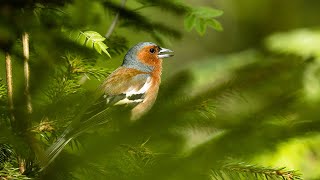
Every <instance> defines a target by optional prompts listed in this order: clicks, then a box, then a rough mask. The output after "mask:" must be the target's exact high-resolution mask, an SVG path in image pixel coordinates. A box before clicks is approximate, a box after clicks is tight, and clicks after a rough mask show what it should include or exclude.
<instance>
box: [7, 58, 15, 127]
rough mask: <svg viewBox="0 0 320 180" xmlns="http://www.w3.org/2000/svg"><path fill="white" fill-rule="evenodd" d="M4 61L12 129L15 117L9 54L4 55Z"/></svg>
mask: <svg viewBox="0 0 320 180" xmlns="http://www.w3.org/2000/svg"><path fill="white" fill-rule="evenodd" d="M5 59H6V80H7V93H8V106H9V111H10V122H11V126H12V127H14V123H15V117H14V113H13V110H14V106H13V81H12V62H11V56H10V54H9V52H6V53H5Z"/></svg>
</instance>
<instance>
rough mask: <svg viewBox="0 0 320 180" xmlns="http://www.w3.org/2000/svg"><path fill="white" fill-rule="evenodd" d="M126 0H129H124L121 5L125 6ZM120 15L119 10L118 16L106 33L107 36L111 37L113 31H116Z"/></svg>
mask: <svg viewBox="0 0 320 180" xmlns="http://www.w3.org/2000/svg"><path fill="white" fill-rule="evenodd" d="M126 2H127V0H122V2H121V7H124V6H125V4H126ZM119 15H120V12H117V14H116V16H115V17H114V19H113V21H112V23H111V25H110V27H109V30H108V32H107V33H106V35H105V37H106V38H109V37H110V36H111V34H112V32H113V31H114V29H115V27H116V25H117V23H118V20H119Z"/></svg>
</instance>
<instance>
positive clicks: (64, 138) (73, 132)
mask: <svg viewBox="0 0 320 180" xmlns="http://www.w3.org/2000/svg"><path fill="white" fill-rule="evenodd" d="M172 56H173V51H172V50H170V49H166V48H163V47H160V46H158V45H157V44H155V43H153V42H140V43H138V44H136V45H134V46H133V47H132V48H130V49H129V50H128V52H127V53H126V55H125V56H124V59H123V62H122V65H121V66H120V67H118V68H117V69H116V70H114V71H113V72H112V73H111V74H110V75H109V76H108V77H107V78H106V79H105V80H104V81H103V83H102V84H101V85H100V86H99V87H98V88H97V91H96V92H95V95H94V97H95V98H94V99H95V100H94V103H92V105H91V106H90V107H88V108H87V109H86V110H84V111H85V113H84V115H80V117H79V118H78V119H79V121H74V122H72V123H71V124H70V125H69V126H68V127H67V128H66V130H65V131H64V132H63V133H62V135H61V136H60V137H59V138H58V139H57V141H56V142H55V143H53V144H52V145H51V146H50V147H49V148H48V149H47V150H46V151H45V153H44V155H42V158H41V159H42V162H41V163H42V170H43V169H45V168H46V167H47V166H48V165H49V164H50V163H51V162H52V161H53V160H54V159H55V158H56V157H57V156H58V154H59V153H60V152H61V151H62V150H63V148H64V147H65V146H66V145H67V144H68V143H69V142H70V141H71V140H72V139H74V138H75V137H77V136H79V135H80V134H81V133H82V132H84V131H86V130H87V129H89V128H90V127H93V126H95V125H97V124H101V123H105V122H107V121H108V115H109V114H111V111H110V108H109V107H117V106H118V107H119V108H120V107H121V106H119V105H130V107H131V108H132V109H131V112H130V120H131V121H135V120H137V119H139V118H141V117H142V116H143V115H145V114H146V113H147V112H148V111H149V110H150V109H151V108H152V106H153V104H154V103H155V101H156V98H157V95H158V91H159V86H160V83H161V74H162V60H163V59H164V58H169V57H172Z"/></svg>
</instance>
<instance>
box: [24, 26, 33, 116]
mask: <svg viewBox="0 0 320 180" xmlns="http://www.w3.org/2000/svg"><path fill="white" fill-rule="evenodd" d="M22 46H23V57H24V64H23V65H24V83H25V85H24V88H25V89H24V93H25V95H26V100H27V102H26V105H27V112H28V114H31V113H32V104H31V95H30V69H29V57H30V55H29V34H28V33H26V32H24V33H23V34H22Z"/></svg>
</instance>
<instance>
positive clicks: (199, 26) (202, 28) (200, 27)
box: [195, 19, 207, 36]
mask: <svg viewBox="0 0 320 180" xmlns="http://www.w3.org/2000/svg"><path fill="white" fill-rule="evenodd" d="M195 27H196V30H197V32H198V33H199V34H200V35H201V36H202V35H204V34H205V32H206V29H207V24H206V22H205V21H204V20H203V19H198V20H197V21H196V24H195Z"/></svg>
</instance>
